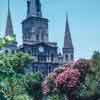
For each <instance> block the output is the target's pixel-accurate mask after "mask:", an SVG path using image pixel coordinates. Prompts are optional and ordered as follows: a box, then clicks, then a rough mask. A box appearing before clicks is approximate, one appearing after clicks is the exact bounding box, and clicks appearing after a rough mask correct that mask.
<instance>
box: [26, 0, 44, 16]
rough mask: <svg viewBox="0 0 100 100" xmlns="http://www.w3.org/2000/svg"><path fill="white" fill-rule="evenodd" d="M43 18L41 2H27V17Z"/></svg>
mask: <svg viewBox="0 0 100 100" xmlns="http://www.w3.org/2000/svg"><path fill="white" fill-rule="evenodd" d="M30 16H34V17H42V11H41V3H40V0H28V1H27V17H30Z"/></svg>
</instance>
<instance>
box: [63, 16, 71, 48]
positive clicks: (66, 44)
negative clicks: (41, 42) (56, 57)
mask: <svg viewBox="0 0 100 100" xmlns="http://www.w3.org/2000/svg"><path fill="white" fill-rule="evenodd" d="M64 48H69V49H71V48H73V44H72V39H71V33H70V28H69V22H68V14H66V26H65V36H64Z"/></svg>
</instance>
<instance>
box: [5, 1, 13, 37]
mask: <svg viewBox="0 0 100 100" xmlns="http://www.w3.org/2000/svg"><path fill="white" fill-rule="evenodd" d="M13 33H14V31H13V25H12V19H11V12H10V0H8V15H7V23H6V29H5V36H8V35H9V36H12V35H13Z"/></svg>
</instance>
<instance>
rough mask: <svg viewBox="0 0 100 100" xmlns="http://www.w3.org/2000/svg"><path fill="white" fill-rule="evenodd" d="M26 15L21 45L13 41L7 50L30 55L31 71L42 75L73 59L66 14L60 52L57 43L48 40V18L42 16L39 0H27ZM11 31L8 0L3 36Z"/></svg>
mask: <svg viewBox="0 0 100 100" xmlns="http://www.w3.org/2000/svg"><path fill="white" fill-rule="evenodd" d="M26 15H27V16H26V18H25V19H23V21H22V45H20V46H17V42H16V43H13V44H11V45H9V46H8V47H7V48H8V49H9V51H10V52H14V50H15V51H17V50H18V51H21V52H24V53H28V54H30V55H32V57H33V64H32V66H31V68H32V71H33V72H41V73H43V74H44V75H47V74H48V73H50V72H52V71H53V69H54V68H57V67H58V66H60V65H62V64H65V63H71V62H72V61H73V60H74V47H73V43H72V39H71V32H70V28H69V23H68V16H66V22H65V33H64V42H63V43H64V44H63V47H62V53H60V52H58V46H57V43H56V42H50V41H49V37H48V34H49V32H48V28H49V26H48V18H45V17H44V16H43V12H42V9H41V2H40V0H27V11H26ZM59 24H60V23H59ZM13 33H14V32H13V24H12V19H11V11H10V2H9V0H8V16H7V23H6V30H5V36H11V35H12V34H13ZM16 35H17V34H16Z"/></svg>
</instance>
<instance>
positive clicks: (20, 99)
mask: <svg viewBox="0 0 100 100" xmlns="http://www.w3.org/2000/svg"><path fill="white" fill-rule="evenodd" d="M13 100H32V99H31V98H30V97H29V96H28V95H27V94H24V95H18V96H15V97H14V99H13Z"/></svg>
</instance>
